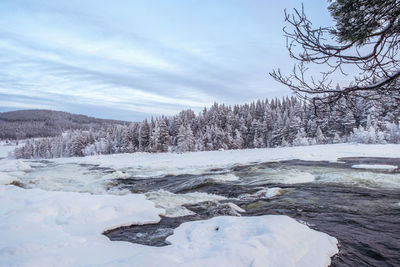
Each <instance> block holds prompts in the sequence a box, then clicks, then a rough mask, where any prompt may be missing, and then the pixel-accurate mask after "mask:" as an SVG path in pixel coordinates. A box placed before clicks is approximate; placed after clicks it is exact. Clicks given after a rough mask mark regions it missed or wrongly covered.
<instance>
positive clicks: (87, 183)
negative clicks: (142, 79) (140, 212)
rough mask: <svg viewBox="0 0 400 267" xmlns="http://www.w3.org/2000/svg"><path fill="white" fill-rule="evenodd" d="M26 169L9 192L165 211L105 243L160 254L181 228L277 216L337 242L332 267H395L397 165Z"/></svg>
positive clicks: (364, 161)
mask: <svg viewBox="0 0 400 267" xmlns="http://www.w3.org/2000/svg"><path fill="white" fill-rule="evenodd" d="M29 165H30V166H31V168H28V169H27V170H25V171H20V172H16V173H14V174H13V175H15V177H18V179H16V181H15V182H13V184H15V185H18V186H21V187H25V188H37V187H38V188H42V189H45V190H62V191H76V192H90V193H94V194H130V193H143V194H145V195H146V197H147V199H149V200H151V201H153V202H154V203H155V204H156V205H157V206H159V207H162V208H164V209H165V210H166V214H165V216H164V217H162V219H161V221H160V222H159V223H156V224H147V225H132V226H128V227H121V228H117V229H113V230H110V231H107V232H105V233H104V234H105V235H106V236H108V237H109V238H110V239H111V240H122V241H129V242H133V243H139V244H143V245H149V246H166V245H168V243H167V241H166V238H167V237H168V236H169V235H171V234H173V231H174V229H175V228H177V227H178V226H179V225H180V224H181V223H183V222H187V221H194V220H203V219H208V218H211V217H214V216H221V215H230V216H258V215H267V214H283V215H287V216H290V217H292V218H295V219H297V220H298V221H299V222H302V223H304V224H307V225H308V226H309V227H311V228H313V229H315V230H318V231H321V232H325V233H328V234H330V235H331V236H334V237H336V238H337V239H338V240H339V246H340V247H339V248H340V250H339V253H338V255H336V256H335V257H334V258H333V259H332V266H400V159H391V158H342V159H339V160H338V162H336V163H332V162H324V161H301V160H290V161H280V162H266V163H253V164H248V165H235V166H231V167H227V168H218V169H210V170H207V171H205V172H204V173H202V174H200V175H198V174H196V175H193V174H186V175H185V174H184V175H165V176H160V172H159V170H157V172H153V173H155V174H156V176H154V177H152V176H150V174H151V173H152V170H141V169H140V170H138V169H123V170H114V169H112V168H102V167H99V166H97V165H89V164H87V165H85V164H76V163H68V164H59V163H56V162H52V161H32V162H29ZM356 167H357V168H356ZM180 171H182V170H180ZM194 171H196V172H197V173H198V171H199V170H194ZM180 173H181V172H180ZM147 174H149V177H144V176H145V175H147Z"/></svg>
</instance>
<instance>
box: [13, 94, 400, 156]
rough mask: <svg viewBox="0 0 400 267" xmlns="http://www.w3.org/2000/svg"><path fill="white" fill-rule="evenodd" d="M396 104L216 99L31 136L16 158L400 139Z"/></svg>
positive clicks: (383, 101)
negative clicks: (318, 106) (230, 102)
mask: <svg viewBox="0 0 400 267" xmlns="http://www.w3.org/2000/svg"><path fill="white" fill-rule="evenodd" d="M399 118H400V109H399V105H398V103H397V102H396V101H393V99H392V98H390V97H387V98H385V97H382V98H380V99H379V100H374V101H370V100H368V99H364V98H355V99H351V100H345V99H343V100H341V102H339V103H338V104H337V105H335V106H334V107H332V108H331V109H329V110H325V111H321V110H318V111H317V110H315V109H314V107H313V106H311V105H310V104H307V103H306V102H303V101H300V100H299V99H298V98H296V97H294V96H293V97H286V98H282V99H273V100H271V101H269V100H258V101H255V102H252V103H250V104H243V105H234V106H227V105H224V104H217V103H215V104H214V105H212V106H211V107H210V108H204V109H203V110H202V111H201V112H200V113H198V114H196V113H195V112H193V111H192V110H190V109H188V110H183V111H181V112H180V113H179V114H177V115H175V116H171V117H165V116H160V117H156V118H151V119H150V120H148V119H146V120H144V121H142V122H133V123H130V124H129V125H128V124H125V125H124V124H112V125H110V126H105V127H101V128H90V129H70V130H67V131H64V132H63V133H62V134H59V135H57V136H55V137H48V138H36V139H28V140H27V141H26V143H25V145H24V146H22V147H19V148H17V149H16V150H15V156H16V157H17V158H57V157H75V156H87V155H96V154H114V153H133V152H154V153H155V152H177V153H182V152H188V151H211V150H226V149H245V148H263V147H279V146H304V145H315V144H327V143H341V142H358V143H400V128H399Z"/></svg>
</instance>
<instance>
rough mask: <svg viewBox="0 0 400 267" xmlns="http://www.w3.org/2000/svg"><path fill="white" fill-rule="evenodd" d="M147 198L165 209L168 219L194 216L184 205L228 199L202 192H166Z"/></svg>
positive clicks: (148, 194) (148, 195) (149, 195)
mask: <svg viewBox="0 0 400 267" xmlns="http://www.w3.org/2000/svg"><path fill="white" fill-rule="evenodd" d="M146 197H147V199H148V200H151V201H153V202H154V203H155V204H156V205H157V207H160V208H163V209H165V211H166V214H165V215H166V216H167V217H179V216H185V215H193V214H194V213H193V212H192V211H190V210H188V209H186V208H185V207H182V205H184V204H197V203H201V202H205V201H219V200H225V199H226V198H225V197H223V196H218V195H214V194H207V193H201V192H193V193H186V194H174V193H171V192H168V191H165V190H158V191H153V192H149V193H146Z"/></svg>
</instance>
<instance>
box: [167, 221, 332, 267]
mask: <svg viewBox="0 0 400 267" xmlns="http://www.w3.org/2000/svg"><path fill="white" fill-rule="evenodd" d="M167 241H169V242H171V243H172V244H173V245H175V247H177V248H178V249H179V250H181V251H185V256H186V259H185V261H184V263H185V265H186V266H310V263H312V266H327V265H329V264H330V257H331V256H333V255H334V254H336V253H337V252H338V249H337V240H336V239H335V238H333V237H330V236H329V235H327V234H324V233H320V232H317V231H313V230H311V229H310V228H308V227H307V226H305V225H303V224H300V223H298V222H297V221H295V220H294V219H291V218H289V217H286V216H278V215H267V216H260V217H214V218H212V219H210V220H207V221H198V222H191V223H184V224H182V225H181V226H180V227H179V228H177V229H176V230H175V232H174V235H172V236H170V237H168V238H167ZM277 247H280V249H278V250H277V249H276V248H277ZM288 255H290V256H288ZM204 258H208V259H209V260H208V262H207V264H205V263H204Z"/></svg>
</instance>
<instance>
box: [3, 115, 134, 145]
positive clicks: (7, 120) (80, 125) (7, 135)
mask: <svg viewBox="0 0 400 267" xmlns="http://www.w3.org/2000/svg"><path fill="white" fill-rule="evenodd" d="M115 124H120V125H126V124H129V122H126V121H117V120H105V119H98V118H93V117H88V116H85V115H77V114H71V113H67V112H62V111H54V110H39V109H33V110H17V111H10V112H0V139H23V138H32V137H49V136H56V135H59V134H61V133H62V132H63V131H65V130H71V129H82V130H89V129H100V128H106V127H108V126H110V125H115Z"/></svg>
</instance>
